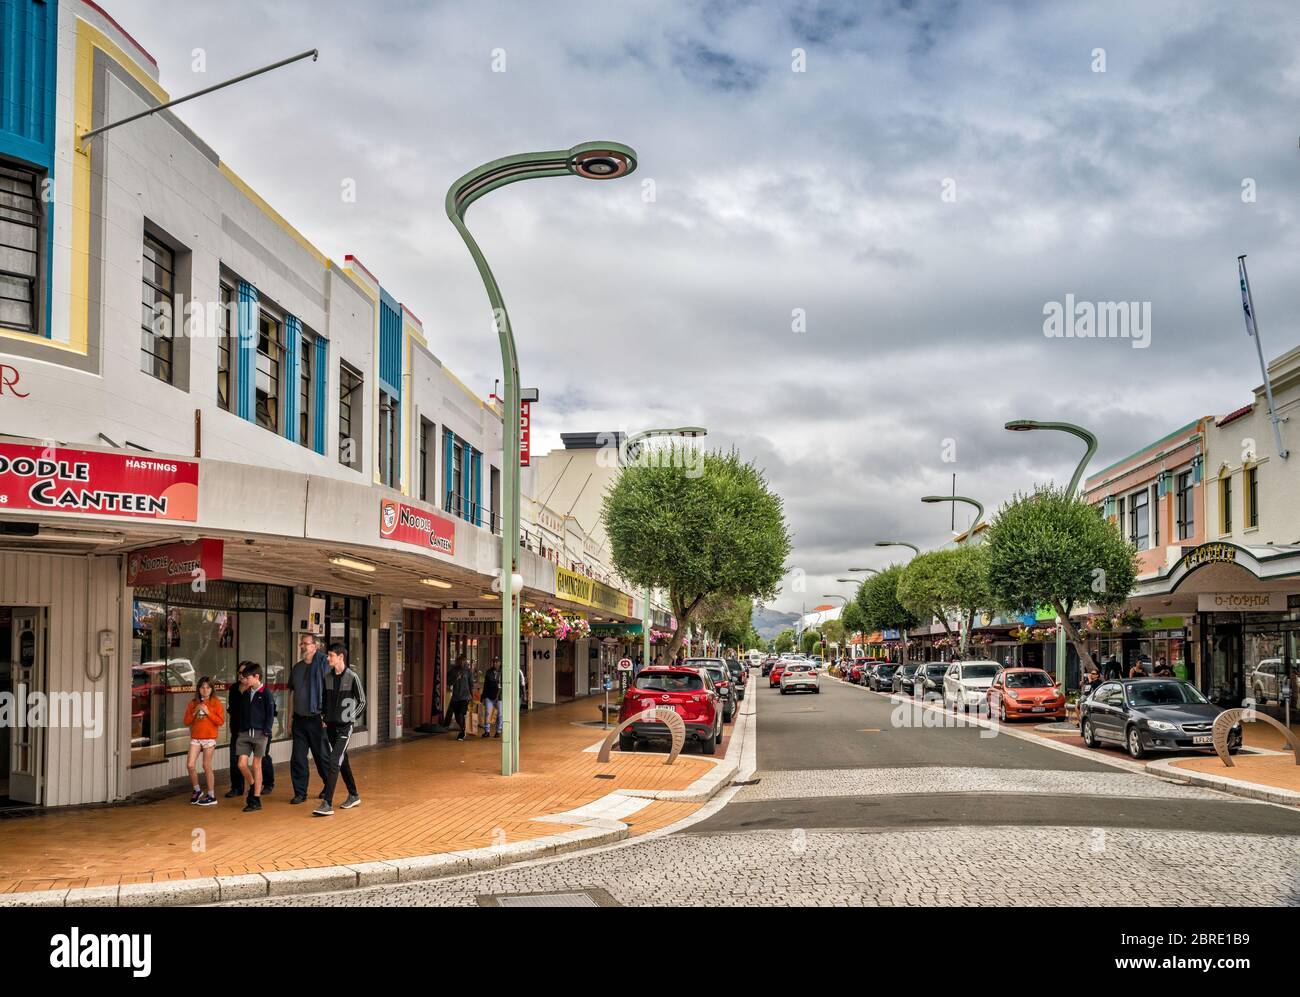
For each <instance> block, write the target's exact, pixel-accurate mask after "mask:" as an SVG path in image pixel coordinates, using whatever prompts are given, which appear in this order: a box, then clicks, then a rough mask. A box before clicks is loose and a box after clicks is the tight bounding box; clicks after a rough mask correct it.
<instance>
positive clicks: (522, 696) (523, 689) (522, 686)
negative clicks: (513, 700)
mask: <svg viewBox="0 0 1300 997" xmlns="http://www.w3.org/2000/svg"><path fill="white" fill-rule="evenodd" d="M526 671H528V669H527V668H525V667H524V664H523V662H520V663H519V708H520V709H521V710H526V709H528V679H527V678H526V677H525V675H524V673H525V672H526Z"/></svg>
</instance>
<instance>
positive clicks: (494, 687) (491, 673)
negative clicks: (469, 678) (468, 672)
mask: <svg viewBox="0 0 1300 997" xmlns="http://www.w3.org/2000/svg"><path fill="white" fill-rule="evenodd" d="M479 702H480V703H481V704H482V706H483V736H484V737H487V736H488V734H489V733H490V730H491V720H492V711H493V710H494V709H495V710H496V715H497V734H496V736H497V737H500V736H501V659H500V658H493V659H492V664H491V665H490V666H488V670H487V672H485V673H484V675H483V693H482V695H480V696H479Z"/></svg>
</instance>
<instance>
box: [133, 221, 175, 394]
mask: <svg viewBox="0 0 1300 997" xmlns="http://www.w3.org/2000/svg"><path fill="white" fill-rule="evenodd" d="M141 272H142V279H141V288H140V294H141V299H140V326H141V333H142V336H141V344H140V369H141V370H143V371H144V372H145V373H146V374H152V375H153V376H154V377H156V378H158V380H160V381H166V382H167V383H168V384H171V383H172V363H173V356H172V353H173V350H174V347H175V336H174V335H173V328H172V314H173V311H174V308H175V293H176V254H175V253H173V252H172V250H171V249H170V248H168V247H167V246H164V245H163V244H162V243H161V242H159V241H158V240H157V239H155V238H153V236H151V235H149V233H148V232H146V233H145V236H144V253H143V258H142V261H141Z"/></svg>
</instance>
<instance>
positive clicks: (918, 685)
mask: <svg viewBox="0 0 1300 997" xmlns="http://www.w3.org/2000/svg"><path fill="white" fill-rule="evenodd" d="M947 674H948V664H947V663H946V662H943V661H927V662H926V663H925V664H923V665H918V666H917V668H916V674H915V675H914V676H912V695H913V696H918V697H920V699H921V701H922V702H925V700H927V699H929V698H930V697H931V696H939V697H942V696H943V677H944V676H945V675H947Z"/></svg>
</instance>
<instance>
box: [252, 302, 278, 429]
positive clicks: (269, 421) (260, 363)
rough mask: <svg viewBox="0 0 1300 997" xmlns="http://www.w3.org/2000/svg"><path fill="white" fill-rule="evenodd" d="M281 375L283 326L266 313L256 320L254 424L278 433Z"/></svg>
mask: <svg viewBox="0 0 1300 997" xmlns="http://www.w3.org/2000/svg"><path fill="white" fill-rule="evenodd" d="M283 371H284V323H283V322H281V321H280V319H279V318H278V317H277V316H275V315H272V314H271V313H270V312H267V311H261V312H259V313H258V319H257V424H258V425H259V426H261V427H262V428H263V429H269V430H271V432H273V433H278V432H280V391H281V387H282V386H281V378H282V377H283Z"/></svg>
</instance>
